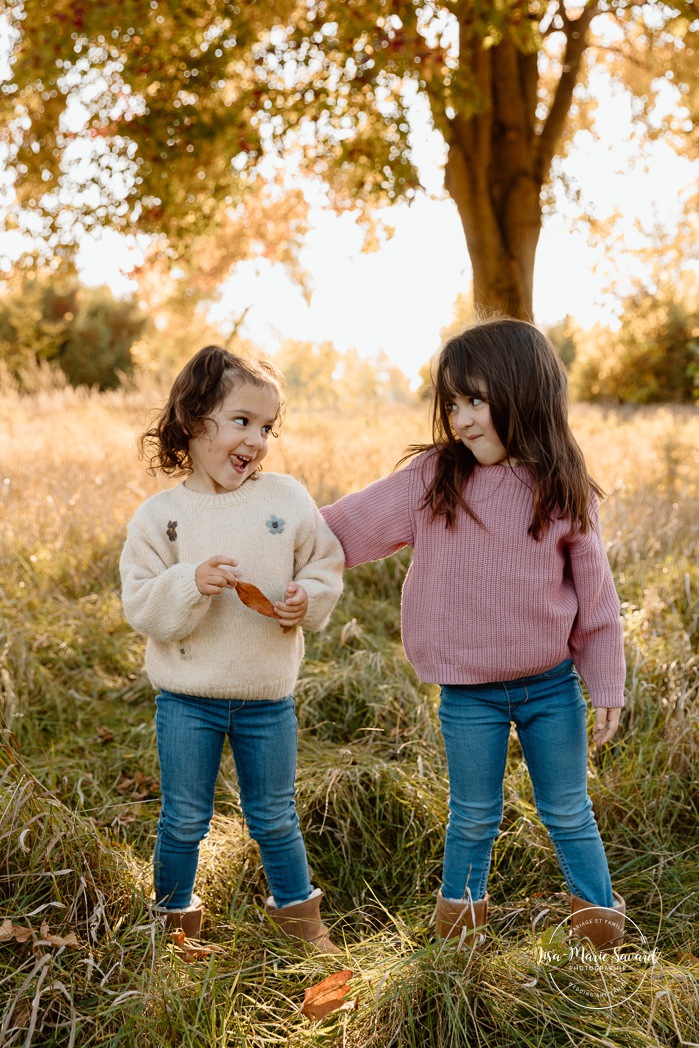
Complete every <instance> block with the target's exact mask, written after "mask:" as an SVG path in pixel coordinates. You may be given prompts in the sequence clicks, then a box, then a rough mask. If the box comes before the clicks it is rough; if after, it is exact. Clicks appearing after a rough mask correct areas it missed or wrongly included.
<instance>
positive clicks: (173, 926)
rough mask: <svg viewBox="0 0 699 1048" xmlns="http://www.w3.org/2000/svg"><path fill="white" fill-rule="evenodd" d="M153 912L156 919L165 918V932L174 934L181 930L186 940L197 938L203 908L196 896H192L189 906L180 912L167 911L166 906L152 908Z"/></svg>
mask: <svg viewBox="0 0 699 1048" xmlns="http://www.w3.org/2000/svg"><path fill="white" fill-rule="evenodd" d="M153 912H154V913H155V914H157V915H158V917H164V918H165V928H166V930H167V931H169V932H174V931H176V930H177V929H178V928H181V929H182V931H183V932H184V933H185V935H186V936H187V938H188V939H198V938H199V933H200V932H201V920H202V916H203V914H204V907H203V906H202V901H201V899H200V898H199V896H198V895H193V896H192V901H191V902H190V904H189V906H185V907H184V908H183V909H182V910H168V908H167V907H166V906H154V907H153Z"/></svg>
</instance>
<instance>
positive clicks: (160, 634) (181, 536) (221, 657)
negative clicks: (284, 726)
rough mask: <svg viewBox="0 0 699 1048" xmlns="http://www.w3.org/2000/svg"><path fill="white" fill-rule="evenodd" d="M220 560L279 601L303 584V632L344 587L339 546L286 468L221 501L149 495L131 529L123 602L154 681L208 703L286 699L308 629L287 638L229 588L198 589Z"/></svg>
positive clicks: (323, 618)
mask: <svg viewBox="0 0 699 1048" xmlns="http://www.w3.org/2000/svg"><path fill="white" fill-rule="evenodd" d="M217 554H219V555H221V556H230V557H232V558H233V559H235V560H237V562H238V567H237V569H236V572H237V573H238V574H239V575H240V577H241V578H243V579H245V580H246V581H248V582H253V583H254V584H255V585H256V586H258V587H259V588H260V589H261V590H262V592H263V593H264V594H265V595H266V596H267V597H269V599H270V600H271V601H272V602H274V601H276V600H281V599H283V594H284V590H285V588H286V586H287V584H288V583H289V582H291V581H292V580H295V581H296V582H298V583H299V584H300V585H302V586H303V588H304V589H305V590H306V592H307V594H308V613H307V615H306V618H305V619H304V622H303V625H304V627H307V628H309V629H312V630H320V629H322V628H323V626H325V624H326V623H327V621H328V619H329V617H330V613H331V612H332V609H333V608H334V606H335V604H336V602H337V599H338V597H339V596H340V593H341V590H342V568H343V564H344V556H343V553H342V547H341V546H340V543H339V542H338V541H337V539H336V538H335V537H334V536H333V534H332V532H331V531H330V528H329V527H328V526H327V524H326V523H325V522H324V521H323V519H322V517H321V516H320V514H319V512H318V509H317V507H316V505H315V503H314V502H313V500H312V499H311V497H310V495H309V494H308V492H307V491H306V489H305V488H304V487H303V485H302V484H300V483H299V482H298V481H296V480H294V479H293V478H292V477H288V476H285V475H283V474H279V473H263V474H258V475H257V476H256V477H255V478H254V479H253V478H251V479H249V480H246V481H245V482H244V483H243V484H242V485H241V486H240V487H239V488H238V489H236V490H235V491H230V492H225V493H224V494H219V495H216V494H201V493H199V492H196V491H191V490H190V489H189V488H187V487H185V486H184V484H183V483H182V484H178V485H177V486H176V487H174V488H172V489H171V490H169V491H164V492H161V493H159V494H157V495H153V496H152V497H151V498H149V499H147V500H146V501H145V502H144V503H143V504H142V505H141V506H139V508H138V509H137V510H136V513H135V514H134V516H133V519H132V520H131V523H130V524H129V526H128V529H127V539H126V544H125V546H124V549H123V552H122V555H121V562H120V571H121V580H122V600H123V604H124V612H125V615H126V618H127V619H128V621H129V623H130V624H131V625H132V626H133V627H134V629H136V630H138V632H139V633H142V634H144V635H145V636H146V637H147V638H148V643H147V645H146V672H147V673H148V676H149V678H150V681H151V683H152V684H153V686H154V687H155V688H159V689H164V690H166V691H173V692H176V693H178V694H184V695H196V696H200V697H202V698H218V699H280V698H283V697H284V696H286V695H289V694H290V693H291V692H292V691H293V688H294V685H295V683H296V677H297V674H298V669H299V665H300V662H301V659H302V657H303V633H302V631H301V628H300V627H296V628H295V629H292V630H289V631H288V632H287V633H284V632H282V629H281V627H280V625H279V623H278V622H275V621H274V620H273V619H270V618H265V617H264V616H262V615H260V614H258V613H257V612H255V611H252V610H251V609H250V608H248V607H246V606H245V605H244V604H243V603H242V601H241V600H240V598H239V597H238V595H237V594H236V592H235V591H234V590H233V589H231V588H228V589H226V590H224V592H223V593H221V594H218V595H216V596H204V595H203V594H202V593H200V592H199V590H198V588H197V584H196V581H195V571H196V568H197V566H198V565H199V564H201V562H202V561H204V560H208V559H209V558H210V557H213V556H215V555H217Z"/></svg>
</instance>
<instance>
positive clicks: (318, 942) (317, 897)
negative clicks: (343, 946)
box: [265, 889, 342, 953]
mask: <svg viewBox="0 0 699 1048" xmlns="http://www.w3.org/2000/svg"><path fill="white" fill-rule="evenodd" d="M316 892H317V894H316ZM316 892H314V893H313V894H312V895H311V897H310V898H309V899H306V900H305V902H294V903H291V905H290V906H281V907H277V906H275V905H274V902H273V901H272V900H271V899H268V900H267V902H266V904H265V909H266V911H267V913H268V914H269V916H270V917H271V918H272V920H273V921H274V923H275V924H276V926H277V928H279V931H280V932H281V933H282V935H285V936H287V937H288V938H290V939H299V940H300V941H301V942H302V943H303V944H304V947H305V949H306V951H307V952H308V953H342V950H340V949H338V947H337V946H335V944H334V943H333V942H331V940H330V931H329V929H328V928H326V926H325V925H324V924H323V922H322V920H321V918H320V901H321V899H322V898H323V893H322V892H321V891H319V890H318V889H316Z"/></svg>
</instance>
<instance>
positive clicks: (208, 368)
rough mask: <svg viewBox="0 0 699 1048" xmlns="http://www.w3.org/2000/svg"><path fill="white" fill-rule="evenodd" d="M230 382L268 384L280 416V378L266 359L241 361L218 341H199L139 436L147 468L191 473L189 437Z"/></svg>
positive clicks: (202, 425) (199, 431)
mask: <svg viewBox="0 0 699 1048" xmlns="http://www.w3.org/2000/svg"><path fill="white" fill-rule="evenodd" d="M236 383H241V384H243V383H249V384H250V385H253V386H257V387H258V388H260V387H262V386H269V387H271V388H272V389H273V390H274V391H275V393H276V394H277V396H278V398H279V410H278V411H277V418H276V420H275V421H276V422H277V423H278V422H280V421H281V418H282V415H283V410H284V395H283V389H282V383H283V379H282V376H281V373H280V372H279V371H277V369H276V368H275V367H274V365H273V364H271V363H270V362H269V361H267V360H245V359H244V358H243V357H237V356H235V355H234V354H233V353H229V352H228V350H227V349H222V348H221V347H220V346H204V348H203V349H200V350H199V352H198V353H195V354H194V356H193V357H192V359H191V360H189V361H188V362H187V363H186V364H185V366H184V367H183V368H182V370H181V371H180V373H179V375H178V376H177V378H176V379H175V381H174V382H173V384H172V389H171V390H170V396H169V397H168V400H167V404H166V405H165V407H164V408H163V409H162V411H161V412H160V414H159V415H158V417H157V418H156V420H155V423H154V425H153V426H152V427H151V429H148V430H146V432H145V433H144V434H143V435H142V436H141V437H140V438H139V441H138V446H139V450H140V453H141V456H142V457H144V458H146V459H147V460H148V463H149V467H148V472H149V473H151V474H155V473H157V472H158V471H160V472H162V473H165V474H167V475H168V476H169V475H174V476H182V475H183V474H184V475H187V474H189V473H191V472H192V460H191V458H190V455H189V441H190V439H191V438H192V437H200V436H201V435H202V434H203V433H204V432H205V431H206V423H207V420H208V419H210V418H211V416H212V414H213V413H214V412H215V411H216V409H217V408H218V407H219V406H220V405H221V404H222V403H223V401H224V400H225V399H226V397H227V395H228V394H229V392H230V391H231V389H232V388H233V386H235V384H236ZM275 436H276V432H275Z"/></svg>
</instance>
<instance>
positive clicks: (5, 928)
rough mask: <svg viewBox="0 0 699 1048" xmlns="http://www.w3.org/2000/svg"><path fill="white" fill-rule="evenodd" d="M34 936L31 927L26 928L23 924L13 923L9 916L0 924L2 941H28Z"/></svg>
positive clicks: (0, 938)
mask: <svg viewBox="0 0 699 1048" xmlns="http://www.w3.org/2000/svg"><path fill="white" fill-rule="evenodd" d="M31 937H32V930H31V928H25V927H24V926H23V925H21V924H13V923H12V921H11V920H10V918H9V917H7V918H6V919H5V920H4V921H3V922H2V924H0V942H12V940H14V941H15V942H27V940H28V939H31Z"/></svg>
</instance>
